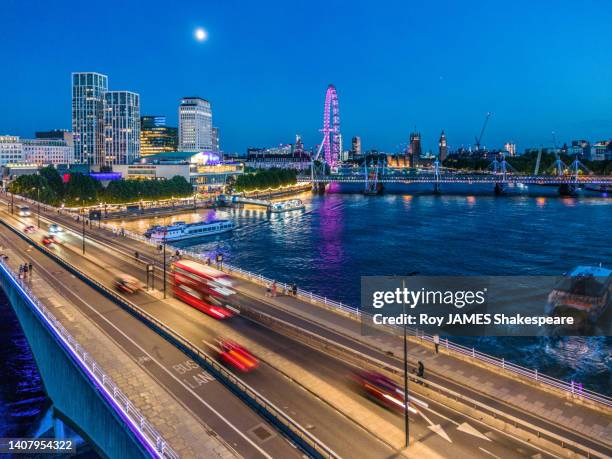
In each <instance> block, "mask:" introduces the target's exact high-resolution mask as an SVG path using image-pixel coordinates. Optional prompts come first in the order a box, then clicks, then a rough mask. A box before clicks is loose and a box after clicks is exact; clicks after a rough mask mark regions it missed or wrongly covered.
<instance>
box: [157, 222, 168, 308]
mask: <svg viewBox="0 0 612 459" xmlns="http://www.w3.org/2000/svg"><path fill="white" fill-rule="evenodd" d="M167 231H168V230H164V238H163V239H162V243H161V244H160V245H159V246H158V247H157V249H158V250H163V251H164V255H163V259H164V266H163V267H164V299H166V234H167Z"/></svg>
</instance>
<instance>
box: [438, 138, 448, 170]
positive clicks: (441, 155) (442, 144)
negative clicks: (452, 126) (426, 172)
mask: <svg viewBox="0 0 612 459" xmlns="http://www.w3.org/2000/svg"><path fill="white" fill-rule="evenodd" d="M447 156H448V146H447V145H446V134H444V131H442V134H440V141H439V142H438V161H440V163H443V162H444V160H445V159H446V157H447Z"/></svg>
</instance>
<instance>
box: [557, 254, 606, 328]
mask: <svg viewBox="0 0 612 459" xmlns="http://www.w3.org/2000/svg"><path fill="white" fill-rule="evenodd" d="M610 303H612V270H610V269H606V268H602V267H597V266H577V267H576V268H574V269H573V270H572V271H570V272H569V273H567V274H565V276H564V277H563V278H562V279H561V280H560V281H559V282H558V283H557V284H556V285H555V287H554V288H553V289H552V291H551V292H550V293H549V295H548V303H547V305H546V312H547V314H549V315H558V316H572V317H574V319H575V327H578V328H582V327H587V326H591V325H595V324H596V323H597V321H598V320H599V318H600V317H601V315H602V314H603V313H604V312H605V311H606V309H607V308H608V307H609V306H610Z"/></svg>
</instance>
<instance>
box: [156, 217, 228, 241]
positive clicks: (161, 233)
mask: <svg viewBox="0 0 612 459" xmlns="http://www.w3.org/2000/svg"><path fill="white" fill-rule="evenodd" d="M234 227H235V225H234V223H233V222H231V221H230V220H211V221H208V222H196V223H185V222H176V223H174V224H172V225H170V226H161V227H159V228H157V229H155V230H154V231H153V232H152V233H151V240H153V241H157V242H162V241H166V242H172V241H181V240H183V239H192V238H196V237H203V236H212V235H215V234H222V233H227V232H229V231H232V230H233V229H234Z"/></svg>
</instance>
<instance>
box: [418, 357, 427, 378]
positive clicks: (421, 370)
mask: <svg viewBox="0 0 612 459" xmlns="http://www.w3.org/2000/svg"><path fill="white" fill-rule="evenodd" d="M417 376H418V377H419V378H423V379H425V365H423V362H421V361H420V360H419V363H418V369H417Z"/></svg>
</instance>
